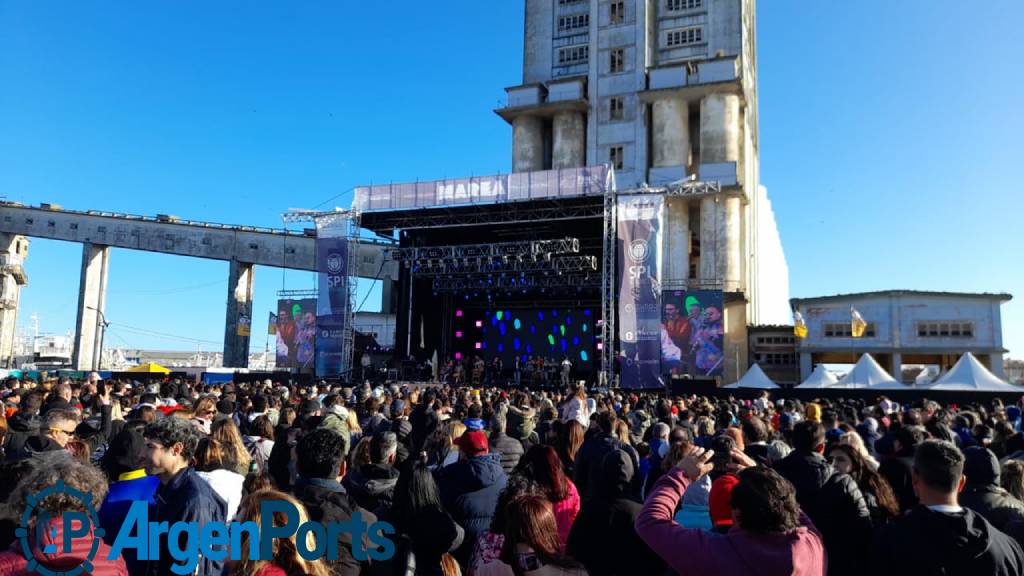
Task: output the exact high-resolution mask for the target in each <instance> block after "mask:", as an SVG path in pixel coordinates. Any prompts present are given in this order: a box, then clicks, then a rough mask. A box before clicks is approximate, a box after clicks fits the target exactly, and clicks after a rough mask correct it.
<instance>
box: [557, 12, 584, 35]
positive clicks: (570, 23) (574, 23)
mask: <svg viewBox="0 0 1024 576" xmlns="http://www.w3.org/2000/svg"><path fill="white" fill-rule="evenodd" d="M588 26H590V14H573V15H572V16H559V17H558V31H559V32H567V31H569V30H577V29H579V28H586V27H588Z"/></svg>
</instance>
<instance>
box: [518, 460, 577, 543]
mask: <svg viewBox="0 0 1024 576" xmlns="http://www.w3.org/2000/svg"><path fill="white" fill-rule="evenodd" d="M515 474H521V475H523V476H526V477H528V478H530V479H532V480H533V481H534V482H536V483H537V485H538V486H539V487H540V489H541V490H542V491H543V492H544V495H545V496H547V498H548V500H550V501H551V506H552V511H553V512H554V514H555V522H556V524H557V525H558V542H559V546H560V550H561V551H563V552H564V551H565V543H566V542H567V541H568V540H569V530H570V529H572V523H573V522H574V521H575V520H576V515H577V514H579V512H580V495H579V492H577V491H576V485H575V484H573V483H572V480H570V479H568V478H566V476H565V472H564V471H563V470H562V462H561V461H560V460H559V458H558V453H557V452H555V449H554V448H552V447H551V446H545V445H542V444H538V445H536V446H534V447H532V448H530V449H529V450H527V451H526V454H523V457H522V458H521V459H520V460H519V465H518V466H517V467H516V470H515Z"/></svg>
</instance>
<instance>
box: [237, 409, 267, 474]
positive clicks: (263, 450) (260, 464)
mask: <svg viewBox="0 0 1024 576" xmlns="http://www.w3.org/2000/svg"><path fill="white" fill-rule="evenodd" d="M242 442H243V443H244V444H245V448H246V450H248V451H249V456H251V457H252V464H251V471H252V472H256V473H258V474H262V473H263V472H265V471H266V469H267V461H269V460H270V452H271V451H272V450H273V449H274V425H273V424H272V423H271V422H270V417H269V416H266V415H263V416H258V417H257V418H256V419H255V420H253V421H252V422H251V423H250V424H249V433H248V434H246V435H245V436H243V437H242Z"/></svg>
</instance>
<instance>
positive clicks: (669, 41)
mask: <svg viewBox="0 0 1024 576" xmlns="http://www.w3.org/2000/svg"><path fill="white" fill-rule="evenodd" d="M703 41H704V29H703V28H701V27H700V26H697V27H695V28H680V29H678V30H669V31H668V32H666V33H665V46H668V47H675V46H689V45H690V44H700V43H701V42H703Z"/></svg>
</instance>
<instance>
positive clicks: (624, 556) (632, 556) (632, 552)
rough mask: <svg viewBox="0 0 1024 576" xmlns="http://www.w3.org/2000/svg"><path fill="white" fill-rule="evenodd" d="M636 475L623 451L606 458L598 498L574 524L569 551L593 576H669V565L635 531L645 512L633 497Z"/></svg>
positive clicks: (586, 503) (594, 499) (569, 540)
mask: <svg viewBox="0 0 1024 576" xmlns="http://www.w3.org/2000/svg"><path fill="white" fill-rule="evenodd" d="M635 472H636V471H635V470H634V469H633V460H632V458H630V457H629V455H628V454H626V453H625V452H623V451H622V450H615V451H614V452H610V453H608V454H607V455H605V457H604V459H603V460H602V461H601V473H600V475H598V476H597V478H595V482H596V483H597V491H596V494H595V496H594V498H592V499H591V500H590V501H588V502H585V503H584V504H583V506H582V507H581V509H580V512H579V514H578V515H577V516H576V519H575V521H574V522H573V525H572V529H571V531H570V532H569V538H568V543H567V548H566V550H567V552H568V553H569V555H570V556H572V557H573V558H576V559H577V560H579V561H580V562H582V563H583V565H584V566H586V568H587V572H589V573H590V574H591V576H601V575H608V576H614V575H619V574H621V575H626V574H663V573H664V572H665V562H664V561H662V560H661V558H659V557H658V556H657V555H656V554H655V553H654V551H653V550H651V548H650V547H649V546H647V544H646V543H644V541H643V540H641V539H640V537H639V536H638V535H637V532H636V529H635V528H634V527H633V525H634V523H635V522H636V519H637V517H638V516H639V515H640V508H641V504H640V502H638V501H637V500H635V499H634V498H633V496H632V494H631V493H630V487H631V486H632V484H633V476H634V475H635Z"/></svg>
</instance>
